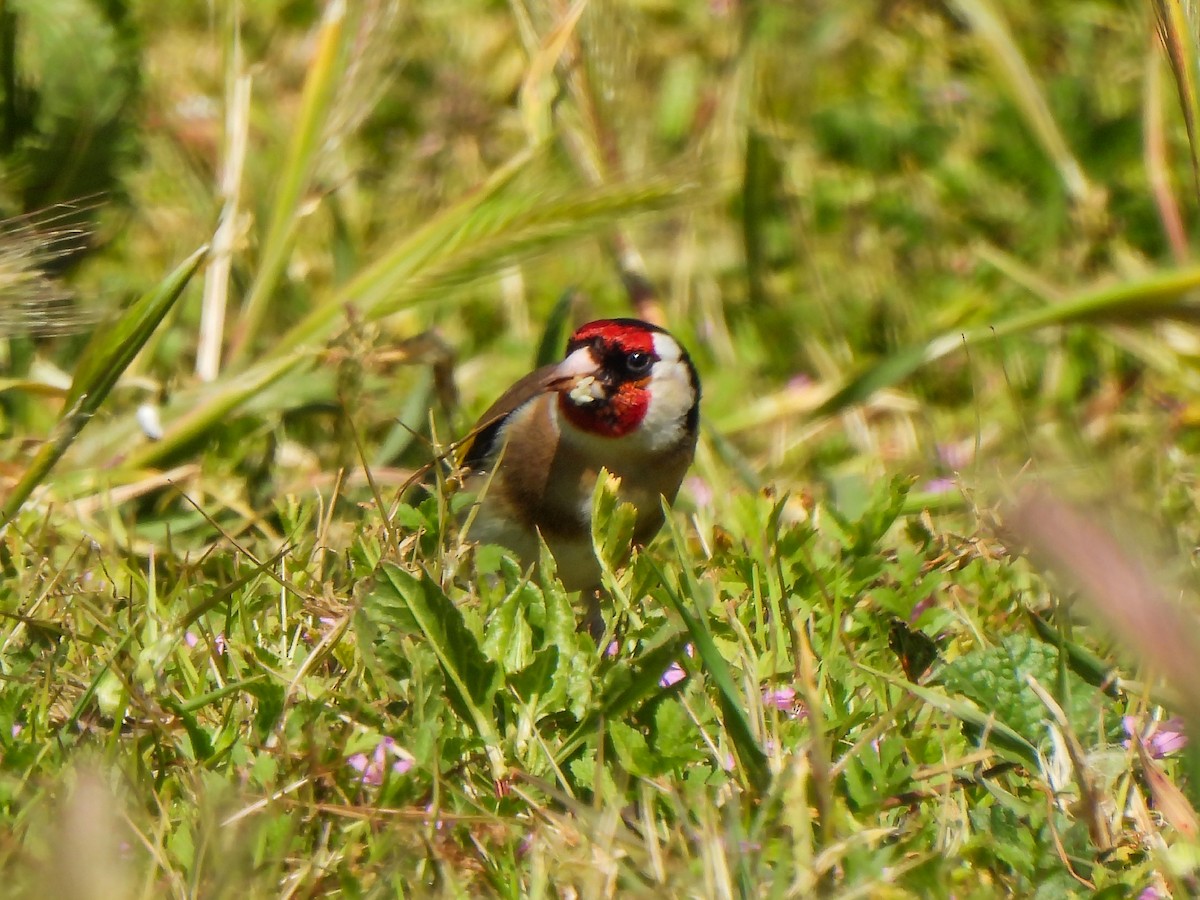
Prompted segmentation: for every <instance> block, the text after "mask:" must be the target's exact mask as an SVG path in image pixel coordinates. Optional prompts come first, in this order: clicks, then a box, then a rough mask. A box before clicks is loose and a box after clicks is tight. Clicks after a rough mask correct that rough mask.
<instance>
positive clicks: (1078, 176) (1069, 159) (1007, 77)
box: [954, 0, 1091, 200]
mask: <svg viewBox="0 0 1200 900" xmlns="http://www.w3.org/2000/svg"><path fill="white" fill-rule="evenodd" d="M954 7H955V8H956V9H957V10H958V11H959V13H960V14H961V15H962V17H963V18H964V19H966V20H967V23H968V24H969V25H970V26H971V30H972V31H974V32H975V34H976V35H977V36H978V37H979V40H980V42H981V43H982V45H983V50H984V52H985V53H986V54H987V55H988V56H989V57H990V58H991V61H992V64H993V65H994V66H995V67H996V69H997V70H998V72H999V74H1000V78H999V80H1000V81H1001V82H1002V83H1003V84H1004V85H1005V86H1006V87H1007V88H1008V90H1009V92H1010V93H1011V94H1012V97H1013V100H1014V101H1015V102H1016V104H1017V108H1018V109H1020V111H1021V114H1022V115H1023V116H1024V117H1025V119H1026V121H1027V122H1028V123H1029V125H1030V127H1031V128H1032V129H1033V133H1034V134H1035V135H1036V136H1037V139H1038V141H1039V142H1040V143H1041V145H1042V148H1043V149H1044V150H1045V151H1046V154H1047V155H1048V156H1049V157H1050V159H1051V160H1052V161H1053V162H1054V165H1055V167H1056V168H1057V169H1058V174H1059V176H1060V177H1061V178H1062V181H1063V184H1064V185H1065V186H1066V188H1067V192H1068V193H1069V194H1070V195H1071V197H1072V198H1074V199H1075V200H1082V199H1084V198H1085V197H1087V196H1088V194H1089V193H1090V192H1091V188H1090V186H1089V184H1088V180H1087V176H1085V175H1084V173H1083V167H1082V166H1081V165H1080V164H1079V161H1078V160H1077V159H1076V158H1075V156H1074V155H1073V154H1072V153H1071V150H1070V148H1069V147H1068V146H1067V141H1066V138H1064V137H1063V135H1062V132H1061V131H1060V130H1059V128H1058V123H1057V122H1055V121H1054V115H1053V113H1051V112H1050V106H1049V104H1048V103H1047V102H1046V98H1045V97H1044V96H1043V94H1042V91H1041V89H1040V88H1039V87H1038V84H1037V81H1036V79H1035V78H1034V77H1033V74H1032V73H1031V72H1030V71H1029V65H1028V64H1027V63H1026V62H1025V57H1024V56H1022V55H1021V50H1020V48H1018V47H1017V44H1016V41H1014V40H1013V37H1012V33H1011V32H1010V31H1009V29H1008V26H1007V24H1005V22H1004V19H1003V18H1002V17H1001V16H1000V13H999V12H998V11H997V10H996V8H995V6H993V4H992V3H990V2H989V0H955V2H954Z"/></svg>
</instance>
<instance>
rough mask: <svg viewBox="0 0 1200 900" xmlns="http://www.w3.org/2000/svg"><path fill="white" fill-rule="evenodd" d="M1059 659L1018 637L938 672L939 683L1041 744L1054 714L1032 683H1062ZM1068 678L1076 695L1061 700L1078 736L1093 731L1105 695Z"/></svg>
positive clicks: (1050, 649)
mask: <svg viewBox="0 0 1200 900" xmlns="http://www.w3.org/2000/svg"><path fill="white" fill-rule="evenodd" d="M1058 656H1059V653H1058V650H1057V648H1054V647H1050V646H1048V645H1046V644H1042V643H1039V642H1038V641H1035V640H1033V639H1032V638H1030V637H1028V636H1026V635H1022V634H1015V635H1011V636H1009V637H1007V638H1005V639H1004V640H1003V641H1001V642H1000V643H999V644H996V645H994V646H991V647H985V648H981V649H979V650H975V651H972V652H971V653H968V654H966V655H965V656H961V657H959V658H958V659H956V660H954V661H953V662H951V663H949V664H948V665H946V666H945V667H944V668H943V669H942V670H941V671H940V672H939V673H938V677H937V680H938V681H939V682H941V683H942V684H943V685H945V687H946V689H947V690H948V691H951V692H952V693H956V694H961V695H962V696H964V697H967V698H969V699H971V700H972V701H974V702H975V703H977V704H978V705H979V706H980V707H981V708H983V709H987V710H990V711H993V712H994V713H995V715H996V716H997V717H998V718H999V719H1000V720H1001V721H1003V722H1004V723H1005V724H1007V725H1009V726H1010V727H1012V729H1013V730H1014V731H1016V732H1017V733H1019V734H1020V735H1021V736H1022V737H1024V738H1025V739H1026V740H1028V741H1029V742H1030V743H1033V744H1037V743H1038V742H1039V741H1041V740H1042V738H1043V737H1044V736H1045V734H1046V724H1047V722H1048V721H1049V720H1050V714H1049V712H1048V711H1047V709H1046V707H1045V705H1044V704H1043V703H1042V701H1041V700H1039V699H1038V697H1037V695H1036V694H1035V693H1034V692H1033V691H1032V690H1030V688H1029V685H1028V682H1027V680H1026V679H1027V678H1028V677H1029V676H1033V677H1034V678H1035V679H1037V680H1038V682H1040V683H1041V684H1043V685H1054V684H1057V683H1058V680H1059V665H1058ZM1066 674H1067V680H1068V692H1069V694H1070V696H1069V697H1068V698H1057V699H1058V700H1059V702H1060V704H1061V705H1062V706H1063V709H1064V711H1066V713H1067V715H1068V716H1069V717H1070V719H1071V721H1072V724H1073V725H1074V726H1075V727H1076V731H1077V733H1079V734H1086V733H1089V732H1092V731H1094V730H1095V724H1094V721H1095V716H1094V714H1092V711H1093V704H1094V702H1095V701H1096V699H1097V698H1099V697H1100V696H1102V695H1101V694H1100V693H1099V692H1098V691H1096V689H1095V688H1093V687H1092V686H1091V685H1089V684H1087V683H1086V682H1085V681H1084V680H1083V679H1082V678H1080V677H1079V676H1078V675H1075V674H1074V673H1073V672H1068V673H1066Z"/></svg>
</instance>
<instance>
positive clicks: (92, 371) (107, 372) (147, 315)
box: [0, 247, 208, 528]
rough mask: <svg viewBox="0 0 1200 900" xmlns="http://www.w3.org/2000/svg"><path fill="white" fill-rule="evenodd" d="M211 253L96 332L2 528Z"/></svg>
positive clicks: (186, 264) (0, 513)
mask: <svg viewBox="0 0 1200 900" xmlns="http://www.w3.org/2000/svg"><path fill="white" fill-rule="evenodd" d="M207 253H208V248H207V247H201V248H200V249H199V250H197V251H196V252H195V253H193V254H192V255H191V256H189V257H188V258H187V259H186V260H184V261H183V262H182V263H180V264H179V266H178V267H177V268H176V269H175V271H173V272H172V273H171V274H170V275H168V276H167V278H166V279H165V280H163V282H162V283H161V284H159V285H158V286H157V287H155V288H154V290H152V291H150V292H149V293H148V294H145V295H144V296H142V297H141V298H140V299H139V300H138V301H137V302H135V303H134V304H133V305H132V306H131V307H129V309H127V310H126V311H125V312H124V313H123V314H122V315H121V317H120V318H119V319H118V320H117V322H116V323H115V324H114V325H113V326H112V327H111V328H104V329H101V330H99V331H97V332H96V334H95V335H94V336H93V337H92V339H91V341H89V342H88V344H87V346H86V347H85V348H84V350H83V354H82V356H81V358H80V360H79V365H78V366H77V367H76V369H75V377H74V379H73V380H72V382H71V387H70V389H69V390H68V391H67V395H66V397H65V398H64V400H63V412H62V415H61V416H60V417H59V421H58V426H57V428H56V433H55V434H54V436H53V437H52V438H51V439H50V440H48V441H47V442H46V443H45V444H43V445H42V448H41V450H39V451H38V453H37V454H36V455H35V456H34V458H33V460H32V462H30V464H29V468H28V469H26V470H25V474H24V475H23V476H22V477H21V480H20V481H19V482H17V484H16V486H15V487H14V488H13V489H12V492H11V493H10V494H9V495H8V496H7V497H6V498H5V500H4V506H3V507H2V508H0V528H3V527H4V526H5V525H7V524H8V522H10V521H11V520H12V518H13V516H15V515H16V514H17V512H18V511H19V510H20V508H21V505H22V504H23V503H24V502H25V501H26V500H27V499H28V498H29V495H30V494H32V493H33V491H34V490H35V489H36V488H37V487H38V485H40V484H41V483H42V481H43V480H44V479H45V477H46V475H47V474H49V472H50V470H51V469H52V468H53V467H54V464H55V463H57V462H58V460H59V459H60V458H61V457H62V455H63V454H64V453H65V452H66V451H67V448H68V447H70V446H71V443H72V442H73V441H74V440H75V438H76V436H78V434H79V432H80V431H82V430H83V427H84V426H85V425H86V424H87V423H88V421H89V420H90V419H91V418H92V416H93V415H94V414H95V413H96V411H97V410H98V409H99V408H100V404H101V403H103V402H104V398H105V397H107V396H108V393H109V391H110V390H112V387H113V385H114V384H116V383H117V379H118V378H120V377H121V373H122V372H124V371H125V369H126V368H127V367H128V366H129V364H130V363H131V362H132V361H133V358H134V357H135V356H136V355H137V353H138V351H139V350H141V348H142V345H144V344H145V343H146V341H147V340H148V339H149V337H150V335H151V334H153V333H154V329H155V328H157V327H158V325H159V323H160V322H161V321H162V320H163V317H164V316H165V315H166V314H167V312H168V311H169V310H170V309H171V307H172V306H174V305H175V301H176V300H178V299H179V296H180V294H182V293H183V289H184V287H185V286H186V285H187V283H188V281H190V280H191V277H192V276H193V275H194V274H195V273H196V270H197V269H198V268H199V267H200V264H201V263H202V262H203V261H204V258H205V256H206V254H207Z"/></svg>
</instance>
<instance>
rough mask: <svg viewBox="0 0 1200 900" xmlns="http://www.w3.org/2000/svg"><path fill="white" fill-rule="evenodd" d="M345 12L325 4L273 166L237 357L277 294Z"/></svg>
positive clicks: (333, 77)
mask: <svg viewBox="0 0 1200 900" xmlns="http://www.w3.org/2000/svg"><path fill="white" fill-rule="evenodd" d="M345 18H346V6H345V4H344V3H330V4H328V5H327V6H326V8H325V17H324V20H323V21H322V22H321V28H320V30H319V31H318V32H317V36H316V41H315V44H316V47H315V50H314V51H313V56H312V62H311V64H310V65H309V68H308V75H307V77H306V79H305V82H304V93H303V95H302V96H301V100H300V108H299V110H298V112H297V115H296V127H295V129H294V130H293V131H292V142H291V144H290V145H289V146H288V150H287V157H286V159H285V160H284V162H283V166H282V168H281V169H280V170H279V171H280V175H279V179H278V182H277V184H276V189H275V203H274V206H273V207H272V209H271V219H270V225H269V226H268V228H267V235H266V238H265V239H264V240H263V250H262V256H261V259H260V260H259V264H258V266H257V268H256V275H255V278H254V284H253V286H252V287H251V288H250V293H249V295H248V296H247V298H246V301H245V304H244V305H243V307H242V316H241V321H240V322H239V323H238V337H237V342H236V344H235V347H234V350H233V354H232V355H233V358H234V359H237V358H240V357H241V356H242V354H243V353H244V352H245V351H246V350H248V349H249V346H250V344H251V343H252V342H253V340H254V338H255V336H256V335H257V333H258V329H259V326H260V325H261V324H262V322H263V320H264V318H265V316H266V313H267V304H268V302H269V301H270V299H271V298H272V297H273V296H276V295H277V294H278V285H279V278H280V276H281V275H282V274H283V271H284V268H285V267H286V265H287V261H288V256H289V254H290V253H291V249H292V241H293V238H294V236H295V232H296V223H297V222H299V221H300V220H301V216H300V214H299V209H300V204H301V203H302V202H303V200H304V196H305V194H306V193H307V191H308V189H309V182H310V181H311V179H312V173H313V170H314V169H315V167H316V160H317V153H318V151H319V150H320V147H321V143H322V141H323V140H324V139H325V138H326V132H327V128H328V122H329V116H330V112H331V110H332V108H333V100H334V95H335V94H336V90H337V85H338V77H339V75H340V74H341V71H342V66H341V62H342V57H343V55H344V53H343V46H342V44H343V33H344V30H345V29H344V28H343V26H344V24H345Z"/></svg>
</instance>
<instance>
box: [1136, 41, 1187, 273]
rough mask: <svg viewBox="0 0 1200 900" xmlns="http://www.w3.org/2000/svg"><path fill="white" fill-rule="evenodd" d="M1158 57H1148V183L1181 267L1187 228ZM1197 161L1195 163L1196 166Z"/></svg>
mask: <svg viewBox="0 0 1200 900" xmlns="http://www.w3.org/2000/svg"><path fill="white" fill-rule="evenodd" d="M1160 65H1161V63H1160V62H1159V59H1158V54H1156V53H1150V54H1148V55H1147V57H1146V94H1145V112H1144V115H1143V120H1144V123H1145V126H1144V127H1145V133H1146V137H1145V153H1144V155H1145V158H1146V180H1147V181H1149V182H1150V191H1151V193H1152V194H1153V196H1154V205H1155V206H1156V207H1158V217H1159V219H1161V220H1162V226H1163V231H1164V232H1165V233H1166V235H1167V242H1168V243H1169V244H1170V245H1171V253H1172V254H1173V255H1174V257H1175V261H1176V262H1178V263H1180V264H1181V265H1182V264H1183V263H1185V262H1186V261H1187V258H1188V240H1187V231H1186V230H1185V228H1184V225H1183V216H1182V215H1181V214H1180V212H1179V204H1178V203H1177V202H1176V201H1175V193H1174V191H1172V190H1171V176H1170V171H1171V167H1170V165H1169V164H1168V161H1167V135H1166V126H1165V124H1164V121H1163V108H1162V106H1163V98H1162V74H1161V71H1162V70H1161V69H1160ZM1194 163H1195V160H1194V159H1193V165H1194Z"/></svg>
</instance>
